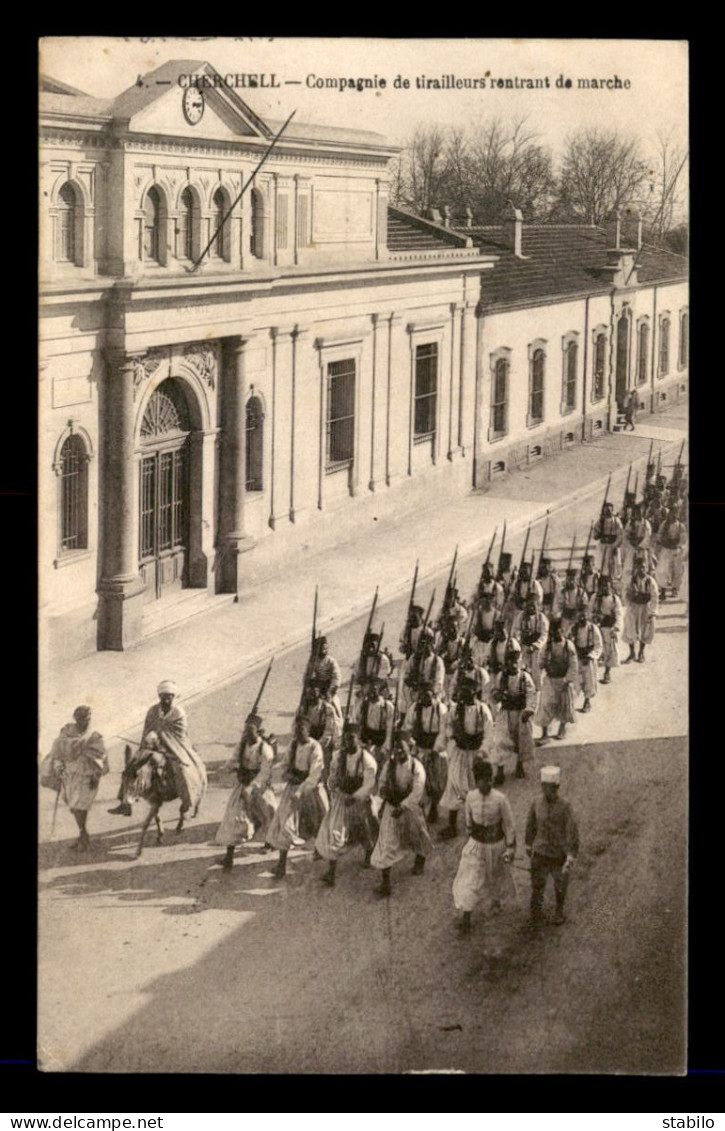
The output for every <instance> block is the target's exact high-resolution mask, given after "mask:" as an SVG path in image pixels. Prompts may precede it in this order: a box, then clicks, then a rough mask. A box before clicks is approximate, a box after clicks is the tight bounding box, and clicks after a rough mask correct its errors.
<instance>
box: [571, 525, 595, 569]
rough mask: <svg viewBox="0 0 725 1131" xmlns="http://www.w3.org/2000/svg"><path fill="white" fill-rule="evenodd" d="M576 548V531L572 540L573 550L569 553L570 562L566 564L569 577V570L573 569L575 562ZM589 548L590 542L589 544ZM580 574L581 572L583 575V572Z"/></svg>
mask: <svg viewBox="0 0 725 1131" xmlns="http://www.w3.org/2000/svg"><path fill="white" fill-rule="evenodd" d="M589 533H590V534H591V528H590V531H589ZM575 546H576V530H575V531H574V537H573V538H572V540H571V549H570V551H569V561H568V562H567V563H566V572H567V576H568V575H569V570H570V569H571V563H572V561H573V560H574V547H575ZM587 546H589V542H587ZM579 572H580V575H581V570H580V571H579Z"/></svg>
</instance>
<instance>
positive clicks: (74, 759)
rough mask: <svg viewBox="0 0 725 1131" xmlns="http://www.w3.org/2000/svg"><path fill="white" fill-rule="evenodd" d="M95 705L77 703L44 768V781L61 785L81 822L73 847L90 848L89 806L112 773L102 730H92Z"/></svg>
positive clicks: (73, 812)
mask: <svg viewBox="0 0 725 1131" xmlns="http://www.w3.org/2000/svg"><path fill="white" fill-rule="evenodd" d="M90 723H91V708H90V707H85V706H83V707H76V709H75V711H74V712H73V722H72V723H66V725H65V726H64V727H62V728H61V731H60V734H59V735H58V737H57V738H56V740H55V742H54V743H53V746H52V748H51V751H50V754H49V755H48V757H47V758H46V759H45V760H44V763H43V767H42V768H41V783H42V784H44V785H48V787H49V788H51V789H59V790H60V792H61V794H62V797H63V800H64V801H65V803H66V805H67V806H68V808H69V809H70V811H71V813H72V814H73V817H74V819H75V822H76V825H77V826H78V834H79V835H78V840H77V841H76V842H75V844H73V845H71V847H72V848H73V849H74V850H76V851H79V852H86V851H87V850H88V848H89V847H90V843H91V842H90V838H89V836H88V830H87V829H86V821H87V819H88V810H89V809H90V808H91V805H92V804H93V802H94V800H95V796H96V793H97V792H98V783H99V782H100V780H101V778H102V777H103V775H104V774H107V773H108V755H107V754H106V748H105V745H104V743H103V738H102V737H101V735H100V734H99V733H98V731H95V730H94V731H92V730H90Z"/></svg>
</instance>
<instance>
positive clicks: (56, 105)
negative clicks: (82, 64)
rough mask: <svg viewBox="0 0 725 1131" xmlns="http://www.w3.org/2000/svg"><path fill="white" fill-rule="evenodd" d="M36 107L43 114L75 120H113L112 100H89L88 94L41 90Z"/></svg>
mask: <svg viewBox="0 0 725 1131" xmlns="http://www.w3.org/2000/svg"><path fill="white" fill-rule="evenodd" d="M38 107H39V110H40V114H41V117H42V115H43V114H52V115H53V116H54V117H55V116H58V115H59V116H61V117H62V116H63V115H68V116H70V117H73V118H76V117H81V118H106V119H107V120H108V121H109V122H110V121H111V119H112V118H113V99H112V98H91V96H90V95H89V94H77V95H76V94H56V93H48V92H47V91H43V90H41V92H40V95H39V97H38Z"/></svg>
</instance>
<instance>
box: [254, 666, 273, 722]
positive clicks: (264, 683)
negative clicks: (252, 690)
mask: <svg viewBox="0 0 725 1131" xmlns="http://www.w3.org/2000/svg"><path fill="white" fill-rule="evenodd" d="M273 663H274V656H272V659H271V660H270V661H269V665H268V667H267V670H266V672H265V673H264V679H263V680H262V683H261V686H260V688H259V691H258V692H257V698H256V699H255V700H254V702H253V703H252V709H251V711H250V712H249V714H250V715H256V713H257V707H258V706H259V701H260V699H261V698H262V692H263V691H264V689H265V687H266V685H267V680H268V679H269V673H270V672H271V670H272V664H273Z"/></svg>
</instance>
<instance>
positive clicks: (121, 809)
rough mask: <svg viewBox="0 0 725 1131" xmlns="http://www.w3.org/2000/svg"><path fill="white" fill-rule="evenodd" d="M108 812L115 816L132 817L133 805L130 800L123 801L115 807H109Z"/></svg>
mask: <svg viewBox="0 0 725 1131" xmlns="http://www.w3.org/2000/svg"><path fill="white" fill-rule="evenodd" d="M108 812H109V813H113V815H114V817H130V816H131V806H130V804H129V803H128V801H122V802H121V804H120V805H117V806H116V808H115V809H109V810H108Z"/></svg>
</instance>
